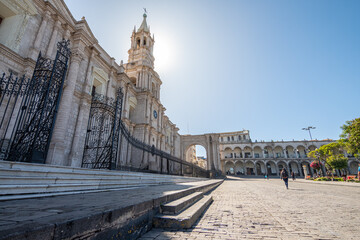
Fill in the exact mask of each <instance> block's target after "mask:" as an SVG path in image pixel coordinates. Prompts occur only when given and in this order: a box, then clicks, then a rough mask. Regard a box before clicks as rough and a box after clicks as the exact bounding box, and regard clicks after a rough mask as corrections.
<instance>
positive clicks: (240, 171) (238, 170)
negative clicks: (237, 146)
mask: <svg viewBox="0 0 360 240" xmlns="http://www.w3.org/2000/svg"><path fill="white" fill-rule="evenodd" d="M235 174H236V175H244V174H245V172H244V162H243V161H236V163H235Z"/></svg>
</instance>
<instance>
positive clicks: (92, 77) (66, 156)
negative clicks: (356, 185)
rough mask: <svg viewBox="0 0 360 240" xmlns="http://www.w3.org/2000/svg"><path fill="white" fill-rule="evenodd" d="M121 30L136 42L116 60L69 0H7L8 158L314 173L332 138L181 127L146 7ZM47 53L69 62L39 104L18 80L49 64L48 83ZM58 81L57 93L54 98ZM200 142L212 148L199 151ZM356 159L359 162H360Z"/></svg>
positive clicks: (2, 59)
mask: <svg viewBox="0 0 360 240" xmlns="http://www.w3.org/2000/svg"><path fill="white" fill-rule="evenodd" d="M139 20H140V19H139ZM123 34H129V35H130V34H131V47H130V49H129V51H128V54H129V56H128V61H127V63H123V62H120V63H117V62H116V61H115V59H114V58H113V57H111V55H110V54H109V53H107V52H106V51H105V50H104V49H103V48H102V47H101V46H100V45H99V43H98V41H97V39H96V36H94V34H93V33H92V31H91V28H90V26H89V25H88V23H87V21H86V20H85V18H82V19H80V20H77V19H75V18H74V17H73V16H72V14H71V12H70V11H69V9H68V8H67V6H66V4H65V3H64V1H63V0H49V1H45V0H29V1H12V0H0V73H4V75H2V78H1V92H0V94H1V95H0V98H1V102H0V104H1V105H0V107H1V108H0V121H1V125H0V141H1V142H0V143H1V156H0V160H9V158H8V155H9V153H11V152H16V153H18V152H20V153H21V152H22V151H23V154H22V155H19V156H18V157H17V158H16V159H15V161H20V160H19V159H22V160H21V161H29V162H36V163H45V164H51V165H60V166H69V167H89V168H107V169H125V170H132V169H138V170H139V169H140V170H146V171H153V172H161V173H163V172H167V173H171V172H172V173H176V174H186V171H185V170H184V172H183V168H182V164H183V162H182V161H187V162H188V163H189V164H188V167H190V168H191V167H192V168H194V167H199V166H200V168H201V169H204V168H205V169H206V170H207V171H213V172H216V171H218V172H220V171H221V172H222V173H223V174H225V173H229V174H239V175H262V174H268V175H278V173H279V170H280V169H281V168H284V167H286V168H288V169H289V170H291V171H294V172H295V173H296V174H297V175H299V176H304V175H311V174H313V172H312V170H311V169H310V168H309V163H310V159H308V158H307V157H306V153H307V152H308V151H310V150H313V149H315V148H317V147H320V146H321V145H324V144H327V143H329V142H331V141H330V140H329V141H328V140H326V141H311V142H310V141H294V142H252V141H251V139H250V135H249V132H248V131H240V132H232V133H211V134H203V135H183V136H182V135H180V134H179V133H178V131H179V129H178V128H177V127H176V125H175V124H174V123H172V122H171V121H170V119H169V118H168V116H166V113H165V107H164V106H163V105H162V103H161V102H160V93H161V84H162V80H161V79H160V77H159V75H158V73H157V72H156V71H155V70H154V60H155V58H154V55H153V49H154V47H155V41H154V37H153V35H152V33H151V32H150V28H149V26H148V23H147V15H146V14H144V15H143V18H142V22H141V25H140V27H139V28H137V29H136V28H135V29H134V30H133V32H132V33H123ZM63 39H64V40H63ZM65 40H69V41H68V42H66V41H65ZM60 43H62V44H65V45H66V46H65V45H61V44H60ZM59 44H60V45H59ZM66 47H68V48H69V51H68V52H66V51H65V53H64V48H66ZM59 49H60V50H59ZM61 49H62V51H63V52H61ZM59 51H60V55H59ZM70 51H71V54H70ZM40 53H41V55H39V54H40ZM66 53H69V56H68V57H67V56H66ZM61 54H65V55H64V56H65V57H64V56H63V55H61ZM59 56H60V58H63V59H65V60H66V61H65V60H61V59H60V60H59ZM61 56H63V57H61ZM46 59H50V60H51V59H55V60H54V61H55V62H56V61H58V62H59V64H65V62H66V64H65V65H64V66H63V68H62V70H63V72H62V74H63V75H61V76H63V77H62V81H61V76H60V75H59V77H58V79H59V84H58V87H57V88H56V89H55V88H53V87H51V85H50V83H49V85H46V86H47V87H44V88H42V90H39V92H41V91H42V93H43V94H42V95H41V96H42V97H39V96H40V95H39V92H36V93H35V95H34V93H31V94H32V95H31V94H30V93H29V94H30V95H31V97H29V99H32V100H29V102H30V103H32V102H34V104H35V105H34V106H42V107H37V108H35V107H34V109H35V110H34V111H31V110H29V105H26V101H27V100H26V99H27V98H26V97H25V95H26V94H25V93H23V92H22V91H20V90H21V89H23V88H25V87H24V86H25V85H20V83H19V82H20V81H21V82H22V83H23V82H24V83H25V82H26V81H29V82H33V81H35V82H33V84H35V85H36V84H37V82H36V81H40V80H39V79H44V76H45V75H46V74H48V75H46V76H48V78H45V80H46V81H45V80H44V81H43V82H44V83H43V84H45V83H47V82H48V81H50V80H52V79H56V77H54V76H56V73H58V72H59V70H58V69H59V68H58V67H57V68H55V67H53V70H52V71H51V70H50V67H49V66H50V65H49V64H48V65H49V66H47V67H46V69H47V70H46V71H45V70H44V69H45V67H41V66H43V65H41V64H45V65H46V63H50V62H51V61H50V60H46ZM55 62H52V64H53V65H51V66H55ZM45 65H44V66H45ZM54 69H55V70H54ZM45 73H46V74H45ZM36 74H38V75H39V76H38V75H36ZM22 76H24V77H22ZM26 79H29V80H26ZM30 79H31V80H30ZM30 85H31V84H30ZM39 85H41V84H40V82H39ZM26 86H27V85H26ZM41 86H42V85H41ZM44 86H45V85H44ZM19 89H20V90H19ZM54 89H55V90H56V91H57V92H56V91H55V90H54ZM52 91H54V92H56V93H57V95H56V94H55V95H56V96H57V98H56V97H54V98H53V99H52V100H51V99H49V97H50V96H53V95H52V94H49V93H50V92H52ZM15 93H16V94H15ZM30 95H29V96H30ZM55 95H54V96H55ZM43 98H44V99H45V100H46V101H45V100H44V102H41V101H43V100H42V99H43ZM40 103H41V104H43V105H41V104H40ZM45 103H46V104H48V105H46V104H45ZM24 104H25V105H24ZM44 104H45V105H44ZM30 106H31V104H30ZM47 106H50V107H47ZM23 112H25V113H24V114H23ZM24 116H28V117H27V118H26V117H24ZM38 139H44V141H43V142H40V143H39V142H37V141H38ZM25 143H26V144H25ZM37 145H39V147H38V148H36V147H34V146H37ZM194 145H201V146H203V147H204V148H205V149H206V153H207V156H206V157H203V158H197V157H196V152H195V148H194ZM24 149H25V150H24ZM29 149H30V150H29ZM99 149H100V150H99ZM104 163H106V164H105V165H104ZM349 164H350V165H349V168H350V169H352V168H353V167H354V166H355V165H356V162H355V160H354V161H353V162H351V161H349ZM209 176H211V175H209Z"/></svg>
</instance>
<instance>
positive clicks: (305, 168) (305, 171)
mask: <svg viewBox="0 0 360 240" xmlns="http://www.w3.org/2000/svg"><path fill="white" fill-rule="evenodd" d="M303 170H304V174H305V176H304V177H305V179H306V178H307V176H308V173H307V166H306V165H303Z"/></svg>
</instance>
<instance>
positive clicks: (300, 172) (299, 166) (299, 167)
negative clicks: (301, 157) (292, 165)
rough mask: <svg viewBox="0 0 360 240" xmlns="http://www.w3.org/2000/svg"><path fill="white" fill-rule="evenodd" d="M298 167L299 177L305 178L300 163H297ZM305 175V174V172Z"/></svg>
mask: <svg viewBox="0 0 360 240" xmlns="http://www.w3.org/2000/svg"><path fill="white" fill-rule="evenodd" d="M297 165H298V170H299V176H300V177H303V174H302V171H301V168H302V167H301V164H300V163H297ZM304 173H305V172H304Z"/></svg>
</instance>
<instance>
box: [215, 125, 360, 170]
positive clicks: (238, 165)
mask: <svg viewBox="0 0 360 240" xmlns="http://www.w3.org/2000/svg"><path fill="white" fill-rule="evenodd" d="M331 142H334V141H332V140H329V139H327V140H312V141H306V140H303V141H270V142H265V141H261V142H258V141H254V142H253V141H252V140H251V138H250V133H249V131H248V130H244V131H238V132H228V133H220V137H219V148H220V161H221V169H222V172H223V173H224V174H235V175H254V176H263V175H265V174H266V175H268V176H279V173H280V171H281V169H283V168H286V169H287V170H288V172H289V173H290V172H294V173H295V175H296V176H300V177H303V176H305V175H309V176H313V175H314V170H313V169H312V168H311V167H310V163H311V162H312V161H313V160H312V159H309V158H308V156H307V154H308V153H309V152H310V151H313V150H315V149H317V148H319V147H321V146H322V145H325V144H328V143H331ZM345 156H347V157H348V158H349V162H348V171H349V173H350V174H356V173H357V166H358V161H357V160H356V159H355V158H353V157H351V156H349V155H348V154H347V153H345ZM323 171H324V172H326V171H325V168H323Z"/></svg>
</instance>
